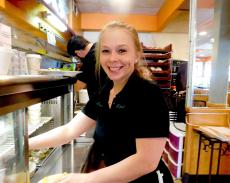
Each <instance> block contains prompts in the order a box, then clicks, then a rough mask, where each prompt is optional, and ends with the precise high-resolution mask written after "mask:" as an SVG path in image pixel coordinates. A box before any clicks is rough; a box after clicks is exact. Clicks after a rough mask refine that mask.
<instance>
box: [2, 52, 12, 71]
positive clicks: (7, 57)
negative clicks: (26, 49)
mask: <svg viewBox="0 0 230 183" xmlns="http://www.w3.org/2000/svg"><path fill="white" fill-rule="evenodd" d="M12 53H13V51H12V49H11V48H7V47H0V75H7V73H8V70H9V66H10V63H11V56H12Z"/></svg>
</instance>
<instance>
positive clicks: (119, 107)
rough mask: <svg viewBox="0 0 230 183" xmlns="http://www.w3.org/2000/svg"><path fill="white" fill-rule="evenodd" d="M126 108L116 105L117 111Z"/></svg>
mask: <svg viewBox="0 0 230 183" xmlns="http://www.w3.org/2000/svg"><path fill="white" fill-rule="evenodd" d="M125 107H126V106H125V105H121V104H117V105H116V108H117V109H124V108H125Z"/></svg>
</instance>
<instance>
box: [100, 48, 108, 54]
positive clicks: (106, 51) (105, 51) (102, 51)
mask: <svg viewBox="0 0 230 183" xmlns="http://www.w3.org/2000/svg"><path fill="white" fill-rule="evenodd" d="M101 53H109V50H106V49H104V50H101Z"/></svg>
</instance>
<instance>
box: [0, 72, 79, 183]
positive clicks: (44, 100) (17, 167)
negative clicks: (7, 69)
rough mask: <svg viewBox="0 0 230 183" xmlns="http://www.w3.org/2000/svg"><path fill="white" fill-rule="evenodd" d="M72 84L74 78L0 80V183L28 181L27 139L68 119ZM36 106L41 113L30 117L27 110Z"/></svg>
mask: <svg viewBox="0 0 230 183" xmlns="http://www.w3.org/2000/svg"><path fill="white" fill-rule="evenodd" d="M73 83H75V78H71V77H62V76H38V75H36V76H35V75H34V76H32V75H31V76H2V77H1V78H0V127H1V132H0V182H10V183H11V182H17V183H22V182H23V183H24V182H30V175H29V150H28V137H29V136H32V135H34V134H36V133H39V130H41V129H42V127H43V129H45V130H49V129H51V128H53V127H55V126H59V125H61V124H63V123H65V122H67V121H69V120H70V119H71V118H72V116H73V102H72V101H73V96H72V95H73V87H72V85H73ZM39 103H40V106H41V111H37V112H33V116H32V117H33V118H31V116H30V115H29V110H30V109H29V108H31V105H33V104H38V106H39ZM51 105H53V106H51ZM33 106H34V105H33ZM57 106H59V107H57ZM36 109H39V107H37V106H36ZM42 109H43V110H44V111H42ZM54 110H56V111H54ZM40 112H41V118H39V121H37V122H36V123H33V121H34V120H35V119H36V120H37V119H38V118H37V117H36V115H35V114H38V116H40V114H39V113H40ZM57 114H58V115H57ZM31 119H32V120H31ZM30 120H31V121H32V122H30ZM50 152H51V151H50ZM35 168H39V167H38V166H36V167H35ZM41 176H44V174H43V175H41ZM32 182H33V181H32Z"/></svg>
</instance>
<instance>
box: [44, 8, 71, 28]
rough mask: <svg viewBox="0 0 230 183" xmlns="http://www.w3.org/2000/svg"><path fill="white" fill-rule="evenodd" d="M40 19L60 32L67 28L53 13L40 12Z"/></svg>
mask: <svg viewBox="0 0 230 183" xmlns="http://www.w3.org/2000/svg"><path fill="white" fill-rule="evenodd" d="M42 17H43V18H44V19H45V20H46V21H47V22H48V23H49V24H51V25H52V26H53V27H54V28H56V29H57V30H59V31H60V32H65V31H67V29H68V28H67V26H66V25H65V24H64V23H63V22H62V21H61V20H60V19H59V18H58V17H57V16H56V15H54V14H53V13H48V12H46V11H45V12H42Z"/></svg>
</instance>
